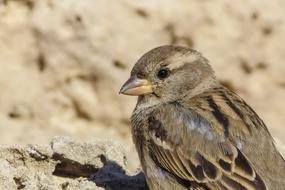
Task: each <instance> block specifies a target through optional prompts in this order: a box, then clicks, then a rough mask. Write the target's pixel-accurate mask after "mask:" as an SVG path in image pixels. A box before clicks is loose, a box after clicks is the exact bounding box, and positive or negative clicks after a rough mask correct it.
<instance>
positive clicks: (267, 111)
mask: <svg viewBox="0 0 285 190" xmlns="http://www.w3.org/2000/svg"><path fill="white" fill-rule="evenodd" d="M284 10H285V1H284V0H275V1H269V0H240V1H238V2H234V3H233V2H232V1H228V0H211V1H210V0H191V1H189V0H179V1H174V0H163V1H161V0H137V1H136V0H84V1H79V0H0V65H1V68H0V89H1V90H0V143H1V144H8V145H12V144H26V143H33V144H46V143H48V142H49V141H50V139H51V138H52V137H53V136H56V135H68V136H72V137H73V138H74V139H77V140H84V141H85V140H91V139H94V138H101V139H112V140H117V141H120V142H121V143H122V144H124V148H125V149H126V155H127V157H128V158H129V159H128V160H129V164H130V168H132V169H135V168H136V167H138V165H139V164H138V159H137V156H136V153H135V150H134V146H133V144H132V140H131V136H130V130H129V117H130V114H131V111H132V109H133V107H134V105H135V98H131V97H123V96H119V95H118V90H119V88H120V86H121V84H122V83H123V82H124V81H125V80H126V79H127V78H128V76H129V71H130V69H131V67H132V66H133V64H134V62H135V61H136V60H137V59H138V58H139V57H140V56H141V55H142V54H143V53H144V52H146V51H148V50H149V49H151V48H153V47H155V46H158V45H162V44H182V45H186V46H189V47H193V48H195V49H197V50H199V51H201V52H202V53H203V54H204V55H205V56H206V57H207V58H208V59H209V60H210V61H211V64H212V65H213V67H214V69H215V70H216V73H217V76H218V78H219V79H220V80H221V81H222V82H223V83H224V84H225V85H227V86H228V87H229V88H231V89H233V90H235V91H236V92H237V93H238V94H240V95H241V96H242V97H243V98H244V99H245V100H246V101H247V102H248V103H249V104H250V105H252V107H253V108H254V109H255V110H256V112H257V113H258V114H259V115H260V116H261V117H262V118H263V119H264V121H265V123H266V124H267V125H268V127H269V130H270V131H271V132H272V134H273V136H274V137H276V138H278V139H280V141H282V142H283V143H285V128H284V124H285V117H284V115H285V109H284V107H285V106H284V98H285V77H284V73H285V64H284V60H285V54H284V52H285V43H284V39H285V16H284ZM2 165H3V167H6V166H7V167H8V166H9V165H7V164H5V163H2Z"/></svg>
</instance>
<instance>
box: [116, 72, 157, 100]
mask: <svg viewBox="0 0 285 190" xmlns="http://www.w3.org/2000/svg"><path fill="white" fill-rule="evenodd" d="M152 92H153V91H152V84H151V83H150V82H149V81H148V80H146V79H139V78H137V77H136V76H132V77H130V78H129V79H128V80H127V82H125V84H124V85H123V86H122V88H121V90H120V92H119V93H120V94H125V95H130V96H140V95H145V94H150V93H152Z"/></svg>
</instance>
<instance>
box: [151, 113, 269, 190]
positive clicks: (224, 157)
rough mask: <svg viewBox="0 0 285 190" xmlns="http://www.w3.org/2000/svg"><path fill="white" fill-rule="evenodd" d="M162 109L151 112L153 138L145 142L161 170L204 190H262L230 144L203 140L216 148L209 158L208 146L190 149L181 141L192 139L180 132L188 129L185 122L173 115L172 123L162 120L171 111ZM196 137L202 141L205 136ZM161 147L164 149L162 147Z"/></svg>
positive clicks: (245, 159) (263, 189) (260, 180)
mask: <svg viewBox="0 0 285 190" xmlns="http://www.w3.org/2000/svg"><path fill="white" fill-rule="evenodd" d="M164 109H165V110H168V111H167V112H164V113H160V112H156V113H152V123H156V126H155V127H154V126H150V129H151V130H150V133H154V134H151V135H150V137H155V138H151V140H150V143H149V149H150V152H151V153H152V157H153V160H154V161H155V162H156V163H157V165H159V166H160V167H162V169H164V170H166V171H168V172H169V173H171V174H173V175H175V176H176V177H179V178H180V179H182V180H188V181H192V182H195V184H197V185H198V186H199V184H200V185H203V186H204V187H206V186H207V189H212V190H214V189H221V190H224V189H226V190H266V186H265V184H264V182H263V181H262V179H261V178H260V176H259V175H257V174H256V173H255V170H254V169H253V167H252V165H251V163H250V162H249V161H248V159H247V158H246V156H245V155H243V153H242V152H241V151H240V150H239V149H238V148H237V147H235V146H234V145H233V144H232V143H230V141H225V140H223V141H221V142H219V141H209V140H208V141H207V139H204V140H205V142H208V143H211V144H212V145H213V146H215V147H218V148H217V152H216V153H215V154H212V155H211V154H209V152H210V153H212V152H211V151H209V150H207V149H206V148H207V147H208V146H206V148H205V146H204V147H201V148H199V147H192V148H190V147H189V146H192V145H191V143H190V144H188V143H189V142H188V141H187V140H185V139H191V138H195V137H193V135H192V134H191V133H190V132H189V130H185V129H183V127H185V126H188V125H187V124H185V123H183V122H187V120H184V119H183V118H182V119H181V117H182V116H177V118H180V120H179V121H175V118H173V117H174V116H173V115H170V116H169V118H163V117H168V115H167V113H174V112H173V110H172V111H171V110H170V111H169V108H164ZM179 111H181V110H175V113H177V112H179ZM169 119H171V121H170V120H169ZM156 120H157V121H156ZM165 121H168V122H165ZM181 121H182V123H181ZM157 123H159V125H157ZM168 125H172V126H168ZM174 127H176V128H177V129H176V130H177V131H185V133H184V134H175V132H174V131H173V128H174ZM169 130H172V131H171V132H170V131H169ZM161 131H163V136H160V135H159V132H161ZM191 132H192V131H191ZM171 134H172V136H171ZM177 138H185V139H184V140H183V139H177ZM199 138H202V140H203V138H205V136H201V137H199ZM200 140H201V139H200ZM197 144H198V143H197ZM164 145H167V146H166V147H164ZM209 145H210V144H209ZM201 146H202V145H201ZM195 148H196V149H195ZM189 149H191V150H192V151H193V150H194V152H189ZM205 185H206V186H205Z"/></svg>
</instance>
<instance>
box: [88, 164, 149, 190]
mask: <svg viewBox="0 0 285 190" xmlns="http://www.w3.org/2000/svg"><path fill="white" fill-rule="evenodd" d="M90 180H92V181H93V182H95V183H96V185H97V186H99V187H104V188H105V189H106V190H148V187H147V183H146V180H145V177H144V174H143V173H142V172H139V173H138V174H136V175H134V176H129V175H127V174H126V172H125V171H124V170H123V169H122V167H121V166H119V165H118V164H117V163H116V162H113V161H108V162H107V163H106V165H105V166H104V167H102V168H101V169H100V170H99V171H98V172H96V174H94V175H92V176H91V178H90Z"/></svg>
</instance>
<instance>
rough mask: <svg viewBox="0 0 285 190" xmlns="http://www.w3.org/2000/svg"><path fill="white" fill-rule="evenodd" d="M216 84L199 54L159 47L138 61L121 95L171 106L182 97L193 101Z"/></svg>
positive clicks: (184, 49) (179, 48) (174, 47)
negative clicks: (196, 96)
mask: <svg viewBox="0 0 285 190" xmlns="http://www.w3.org/2000/svg"><path fill="white" fill-rule="evenodd" d="M215 84H216V80H215V75H214V72H213V70H212V68H211V66H210V65H209V64H208V61H207V59H205V58H204V57H203V56H202V55H201V54H200V53H199V52H197V51H195V50H192V49H189V48H185V47H181V46H161V47H157V48H155V49H153V50H151V51H149V52H147V53H146V54H144V55H143V56H142V57H141V58H140V59H139V60H138V61H137V63H136V64H135V66H134V67H133V69H132V71H131V76H130V78H129V79H128V80H127V81H126V83H125V84H124V85H123V86H122V88H121V90H120V93H121V94H125V95H133V96H140V97H147V98H148V99H156V101H160V102H170V101H175V100H177V99H179V98H181V97H183V96H185V95H187V96H190V97H193V96H195V95H197V94H199V93H201V92H203V91H204V90H207V89H208V88H211V87H212V86H213V85H215Z"/></svg>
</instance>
